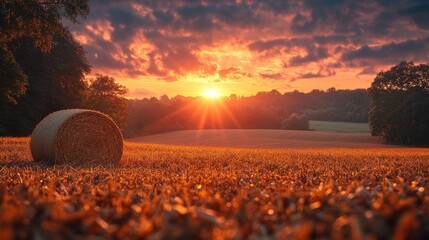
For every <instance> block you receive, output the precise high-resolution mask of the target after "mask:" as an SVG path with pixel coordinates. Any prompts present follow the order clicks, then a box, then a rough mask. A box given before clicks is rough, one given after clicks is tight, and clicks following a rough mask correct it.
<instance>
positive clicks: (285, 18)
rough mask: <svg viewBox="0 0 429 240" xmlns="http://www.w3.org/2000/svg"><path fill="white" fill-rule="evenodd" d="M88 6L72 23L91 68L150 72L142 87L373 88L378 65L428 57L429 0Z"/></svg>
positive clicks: (120, 74) (139, 74)
mask: <svg viewBox="0 0 429 240" xmlns="http://www.w3.org/2000/svg"><path fill="white" fill-rule="evenodd" d="M90 8H91V13H90V15H89V16H88V19H86V20H82V21H81V22H82V24H80V25H70V29H71V31H72V32H73V34H74V36H75V38H76V39H77V40H78V41H79V42H80V43H81V44H82V45H83V46H84V48H85V49H86V51H87V54H88V59H89V61H90V63H91V64H92V65H93V69H94V71H95V72H103V73H105V74H110V75H112V76H113V77H116V78H119V79H123V80H124V81H125V80H127V81H133V79H140V80H141V79H146V80H147V81H146V82H147V85H144V82H143V83H142V84H143V85H144V86H142V87H143V88H146V89H148V88H151V87H152V86H155V85H156V84H152V83H154V82H157V81H158V82H164V83H165V82H169V83H170V84H171V82H183V84H188V85H189V89H191V88H193V89H195V88H196V87H197V85H198V86H200V85H201V84H203V83H208V84H209V83H216V84H230V85H228V87H230V86H232V85H231V84H235V85H234V86H235V87H236V88H237V89H240V88H247V86H254V87H255V88H256V87H258V86H259V87H265V88H269V87H272V88H274V87H276V86H278V85H269V84H273V82H277V83H278V82H281V81H284V83H283V85H282V86H286V85H288V83H289V82H293V84H294V86H295V87H296V88H298V90H304V91H305V90H308V89H309V88H310V86H312V87H313V88H328V87H330V86H328V85H327V84H331V85H332V81H331V79H335V81H342V80H341V79H340V78H341V77H344V76H347V78H348V79H349V81H351V80H353V79H350V78H355V79H358V80H359V81H360V82H361V84H360V85H359V84H356V82H353V84H354V85H353V86H360V87H368V82H369V81H370V80H371V77H372V78H373V75H374V74H375V73H376V70H378V69H383V68H388V67H389V66H390V65H392V64H396V63H399V62H400V61H402V60H406V61H415V62H427V61H428V59H429V2H428V1H427V0H391V1H385V0H375V1H374V0H360V1H355V0H340V1H333V0H318V1H312V0H305V1H301V0H290V1H277V0H268V1H264V0H252V1H250V0H249V1H246V0H241V1H198V0H193V1H157V0H145V1H137V0H129V1H113V0H106V1H102V0H96V1H90ZM300 79H311V82H309V81H306V83H305V84H307V85H304V83H300V81H299V80H300ZM272 80H276V81H272ZM239 83H241V84H243V85H242V86H241V87H240V86H239V85H238V84H239ZM151 84H152V85H151ZM192 84H194V85H192ZM300 84H301V85H300ZM336 85H338V84H336ZM339 85H341V84H339ZM288 86H289V85H288ZM342 86H344V87H347V86H352V85H347V83H343V85H342ZM225 87H226V85H225ZM290 87H291V86H290ZM261 90H266V89H261ZM151 91H153V92H154V94H157V93H159V92H161V91H160V90H159V89H155V90H151ZM192 91H194V90H192ZM231 91H232V90H231ZM250 91H254V90H248V91H247V92H248V93H249V94H251V93H254V92H250Z"/></svg>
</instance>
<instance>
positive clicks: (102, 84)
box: [83, 75, 128, 128]
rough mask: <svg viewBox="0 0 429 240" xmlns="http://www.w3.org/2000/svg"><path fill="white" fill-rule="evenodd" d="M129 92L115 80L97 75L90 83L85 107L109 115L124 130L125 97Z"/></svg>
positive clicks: (125, 114)
mask: <svg viewBox="0 0 429 240" xmlns="http://www.w3.org/2000/svg"><path fill="white" fill-rule="evenodd" d="M127 92H128V90H127V88H126V87H124V86H122V85H120V84H118V83H116V82H115V79H114V78H112V77H109V76H107V75H97V76H96V78H95V79H93V80H91V81H90V84H89V86H88V89H87V93H86V97H85V100H84V103H83V107H84V108H88V109H93V110H97V111H100V112H103V113H105V114H107V115H109V116H110V117H111V118H112V119H113V120H114V121H115V122H116V124H117V125H118V126H119V127H121V128H124V127H125V125H126V120H127V102H126V99H125V98H124V96H125V94H126V93H127Z"/></svg>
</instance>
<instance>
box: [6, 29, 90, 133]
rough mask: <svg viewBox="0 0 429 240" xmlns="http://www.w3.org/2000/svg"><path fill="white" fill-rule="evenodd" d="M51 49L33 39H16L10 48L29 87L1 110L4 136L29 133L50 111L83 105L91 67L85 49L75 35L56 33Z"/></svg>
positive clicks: (10, 43) (9, 45)
mask: <svg viewBox="0 0 429 240" xmlns="http://www.w3.org/2000/svg"><path fill="white" fill-rule="evenodd" d="M52 41H53V44H52V49H51V51H50V52H43V51H42V50H40V49H39V48H36V47H35V46H34V44H33V41H32V40H31V39H29V38H20V39H15V40H13V41H11V42H9V44H8V49H10V50H11V52H12V53H13V55H14V56H15V60H16V61H17V63H18V64H19V66H21V68H22V71H23V72H24V74H26V75H27V76H28V89H27V92H26V94H25V95H24V96H22V97H20V98H19V99H18V101H17V104H16V105H15V104H12V103H10V104H6V105H5V106H4V108H3V110H1V112H0V126H3V129H4V131H3V133H2V134H4V135H20V136H22V135H28V134H30V133H31V131H32V129H33V128H34V126H35V125H36V124H37V123H38V122H39V121H40V120H41V119H42V118H43V117H45V116H46V115H47V114H49V113H51V112H53V111H57V110H60V109H65V108H76V107H80V106H81V104H82V99H83V96H84V90H85V82H84V78H85V74H87V73H89V71H90V66H89V64H88V62H87V60H86V58H85V51H84V50H83V48H82V47H81V46H80V45H79V44H78V43H77V42H76V41H74V39H73V37H72V36H71V34H68V35H65V36H63V35H56V36H54V38H53V40H52Z"/></svg>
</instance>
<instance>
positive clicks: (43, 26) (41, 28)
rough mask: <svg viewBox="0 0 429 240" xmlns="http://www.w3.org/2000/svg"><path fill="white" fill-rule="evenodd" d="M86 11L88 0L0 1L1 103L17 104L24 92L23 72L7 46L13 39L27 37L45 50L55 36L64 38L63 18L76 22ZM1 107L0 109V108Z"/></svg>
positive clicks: (0, 104)
mask: <svg viewBox="0 0 429 240" xmlns="http://www.w3.org/2000/svg"><path fill="white" fill-rule="evenodd" d="M88 12H89V6H88V0H2V1H1V2H0V79H1V83H0V84H1V85H0V106H4V104H6V103H16V101H17V98H18V97H19V96H22V95H23V94H24V93H25V90H26V86H27V85H28V84H27V78H26V75H28V73H25V71H24V72H23V71H22V66H20V65H19V62H18V61H17V60H16V59H15V56H14V55H13V54H12V53H11V52H12V51H11V50H10V49H8V47H7V44H9V43H10V42H11V41H14V40H16V39H22V38H24V37H25V38H26V39H30V40H31V42H32V44H33V45H34V46H35V47H36V48H38V49H40V50H41V51H43V52H45V53H48V52H49V51H50V50H51V48H52V43H53V39H54V37H55V36H57V35H61V36H62V37H65V38H66V37H67V35H68V34H69V33H68V30H67V29H65V28H64V27H63V25H62V23H61V20H62V19H63V18H65V19H67V20H69V21H71V22H73V23H76V22H77V20H78V17H79V16H82V17H86V16H87V14H88ZM0 110H1V109H0Z"/></svg>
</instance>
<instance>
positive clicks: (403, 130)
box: [369, 62, 429, 144]
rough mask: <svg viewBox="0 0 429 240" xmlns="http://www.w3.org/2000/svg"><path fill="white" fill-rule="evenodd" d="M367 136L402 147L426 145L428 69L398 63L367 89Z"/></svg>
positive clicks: (380, 74) (427, 66)
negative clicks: (368, 131) (404, 145)
mask: <svg viewBox="0 0 429 240" xmlns="http://www.w3.org/2000/svg"><path fill="white" fill-rule="evenodd" d="M369 96H370V98H371V111H370V113H369V123H370V128H371V134H372V135H377V136H383V137H384V138H386V139H387V140H390V141H398V142H402V143H404V144H421V143H429V116H428V114H429V113H428V109H429V65H428V64H420V65H414V64H413V62H401V63H400V64H398V65H396V66H394V67H392V68H391V69H390V70H389V71H386V72H383V71H382V72H380V73H378V74H377V76H376V77H375V79H374V82H373V83H372V85H371V88H370V89H369Z"/></svg>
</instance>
